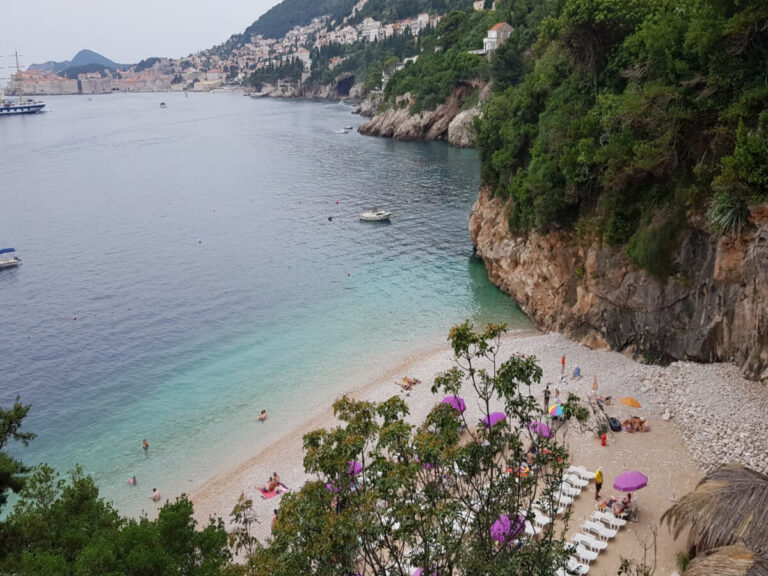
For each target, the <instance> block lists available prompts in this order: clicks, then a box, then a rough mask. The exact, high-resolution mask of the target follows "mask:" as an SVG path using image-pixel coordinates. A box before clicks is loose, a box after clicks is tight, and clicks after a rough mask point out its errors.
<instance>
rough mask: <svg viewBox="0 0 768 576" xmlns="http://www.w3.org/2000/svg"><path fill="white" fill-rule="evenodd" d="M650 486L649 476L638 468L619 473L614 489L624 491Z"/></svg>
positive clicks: (614, 482)
mask: <svg viewBox="0 0 768 576" xmlns="http://www.w3.org/2000/svg"><path fill="white" fill-rule="evenodd" d="M646 486H648V476H646V475H645V474H643V473H642V472H639V471H638V470H630V471H628V472H624V473H623V474H619V475H618V476H616V479H615V480H614V481H613V489H614V490H621V491H622V492H634V491H635V490H640V488H645V487H646Z"/></svg>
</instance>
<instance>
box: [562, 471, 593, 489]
mask: <svg viewBox="0 0 768 576" xmlns="http://www.w3.org/2000/svg"><path fill="white" fill-rule="evenodd" d="M563 480H565V481H566V482H568V484H570V485H571V486H575V487H576V488H586V487H587V485H588V484H589V481H587V480H584V479H582V478H581V477H580V476H577V475H576V474H565V475H564V476H563Z"/></svg>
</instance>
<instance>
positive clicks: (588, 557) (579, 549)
mask: <svg viewBox="0 0 768 576" xmlns="http://www.w3.org/2000/svg"><path fill="white" fill-rule="evenodd" d="M572 552H573V553H575V554H576V556H578V557H579V559H580V560H581V561H582V562H583V563H585V564H587V565H589V564H590V563H591V562H592V561H594V560H597V552H594V551H592V550H587V549H586V548H585V547H584V546H583V545H581V544H578V545H576V547H575V549H574V550H572Z"/></svg>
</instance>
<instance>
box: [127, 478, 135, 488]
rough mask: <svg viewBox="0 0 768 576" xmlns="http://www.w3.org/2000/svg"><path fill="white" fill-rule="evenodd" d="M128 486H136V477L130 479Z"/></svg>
mask: <svg viewBox="0 0 768 576" xmlns="http://www.w3.org/2000/svg"><path fill="white" fill-rule="evenodd" d="M128 484H130V485H131V486H136V476H133V477H131V478H128Z"/></svg>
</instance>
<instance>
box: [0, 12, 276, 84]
mask: <svg viewBox="0 0 768 576" xmlns="http://www.w3.org/2000/svg"><path fill="white" fill-rule="evenodd" d="M279 1H280V0H129V1H126V0H0V55H2V56H8V55H11V54H13V52H14V50H17V49H18V51H19V54H21V55H23V56H22V57H21V58H20V60H21V64H22V68H26V67H27V66H28V65H29V64H34V63H40V62H45V61H46V60H56V61H61V60H70V59H71V58H72V57H73V56H74V55H75V54H76V53H77V52H78V51H79V50H82V49H83V48H88V49H90V50H93V51H94V52H98V53H99V54H102V55H103V56H106V57H107V58H110V59H111V60H113V61H115V62H117V63H119V64H133V63H136V62H138V61H139V60H142V59H144V58H149V57H150V56H169V57H171V58H180V57H182V56H187V55H188V54H191V53H192V52H196V51H198V50H203V49H205V48H210V47H211V46H214V45H216V44H221V43H222V42H224V41H225V40H226V39H227V38H229V36H231V35H232V34H235V33H237V32H242V31H243V30H245V28H247V27H248V26H249V25H250V24H251V23H252V22H253V21H254V20H256V19H257V18H258V17H259V16H260V15H262V14H263V13H264V12H266V11H267V10H269V9H270V8H271V7H272V6H274V5H275V4H278V3H279ZM10 60H11V59H10V58H2V61H0V66H7V65H9V63H10ZM5 75H6V74H3V71H0V76H5Z"/></svg>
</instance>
